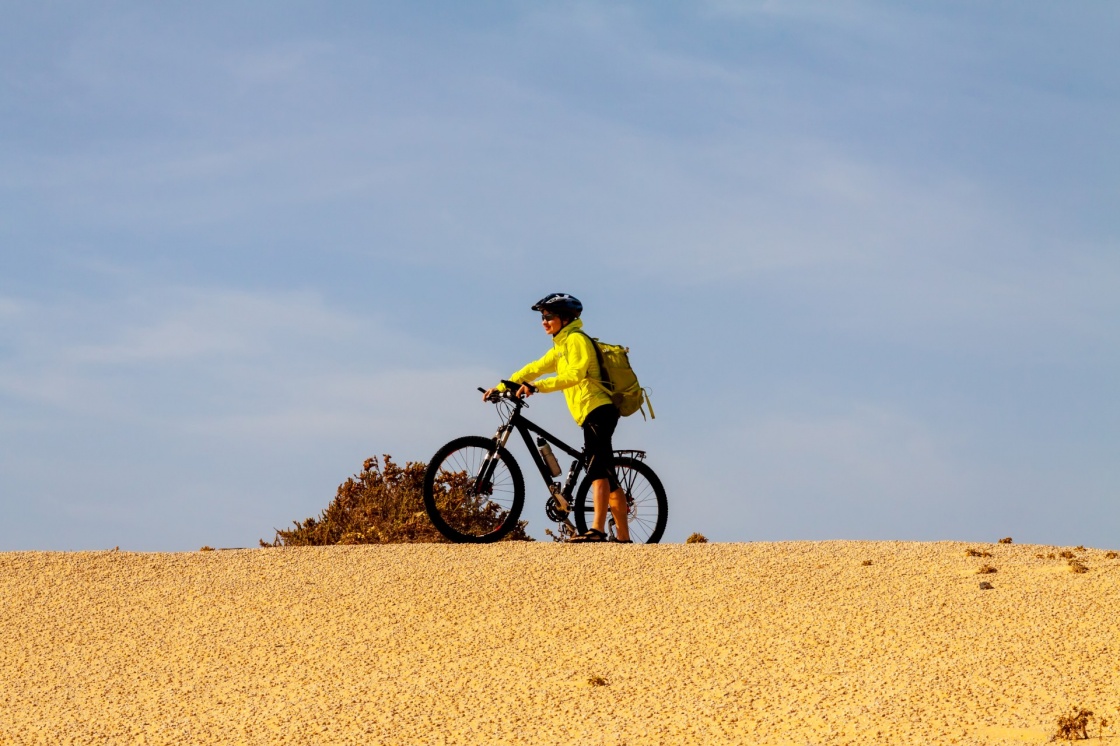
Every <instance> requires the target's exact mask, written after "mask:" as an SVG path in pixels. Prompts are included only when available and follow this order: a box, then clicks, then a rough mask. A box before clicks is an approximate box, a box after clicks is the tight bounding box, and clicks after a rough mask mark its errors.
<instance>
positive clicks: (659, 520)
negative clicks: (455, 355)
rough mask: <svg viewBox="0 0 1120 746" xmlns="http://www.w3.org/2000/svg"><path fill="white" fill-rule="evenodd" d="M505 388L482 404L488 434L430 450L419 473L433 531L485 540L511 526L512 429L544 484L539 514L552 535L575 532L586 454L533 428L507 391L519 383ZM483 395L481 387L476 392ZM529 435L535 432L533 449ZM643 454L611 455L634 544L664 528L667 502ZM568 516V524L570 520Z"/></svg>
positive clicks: (515, 472)
mask: <svg viewBox="0 0 1120 746" xmlns="http://www.w3.org/2000/svg"><path fill="white" fill-rule="evenodd" d="M502 383H504V384H505V387H506V390H505V391H502V392H498V391H495V392H494V393H493V394H491V396H490V397H489V401H490V402H491V403H492V404H494V405H495V406H496V407H497V408H498V413H499V417H500V418H501V422H502V424H501V426H500V427H498V431H497V432H496V433H495V434H494V437H492V438H487V437H484V436H481V435H467V436H465V437H462V438H456V439H455V440H453V441H451V442H450V443H448V444H447V445H445V446H444V447H443V448H440V449H439V450H438V451H436V455H435V456H432V460H431V461H430V462H429V463H428V469H427V471H426V472H425V474H424V490H423V492H424V509H425V510H427V512H428V516H429V517H430V518H431V519H432V523H433V524H435V527H436V528H437V529H439V532H440V533H441V534H443V535H444V536H446V537H447V538H448V539H450V540H451V541H454V542H461V543H475V544H485V543H489V542H492V541H498V540H499V539H501V538H502V537H504V536H506V535H507V534H508V533H509V532H510V531H512V530H513V529H514V527H515V526H516V525H517V521H518V519H519V518H520V517H521V510H522V508H523V507H524V506H525V480H524V478H523V477H522V476H521V467H520V466H518V464H517V461H516V460H515V459H514V457H513V454H511V453H510V452H509V451H508V450H507V449H506V443H507V442H508V441H509V437H510V435H511V434H512V433H513V432H514V431H515V430H516V431H517V432H519V433H520V434H521V437H522V439H523V440H524V441H525V447H526V448H528V449H529V455H530V456H532V458H533V463H534V464H536V466H537V470H538V471H539V472H540V475H541V478H542V479H543V480H544V483H545V485H546V486H547V487H548V491H549V497H548V501H547V502H546V503H545V514H546V515H547V516H548V518H549V520H552V521H555V522H556V523H557V527H558V529H559V533H558V538H566V537H568V536H571V535H572V534H576V533H583V532H585V531H586V530H587V527H588V525H589V524H590V523H591V522H592V517H593V515H594V512H595V507H594V498H593V496H592V491H591V483H592V480H591V479H587V478H585V479H584V480H583V481H582V482H580V484H579V489H578V490H576V491H575V495H574V496H573V494H572V491H573V490H574V489H575V486H576V483H577V482H579V478H580V475H581V474H582V473H583V472H584V471H586V470H587V466H588V458H587V457H586V455H585V454H584V452H583V450H582V449H581V450H576V449H575V448H572V447H571V446H570V445H568V444H567V443H565V442H564V441H562V440H560V439H559V438H557V437H556V436H555V435H552V434H551V433H549V432H547V431H546V430H544V428H542V427H540V426H539V425H537V424H535V423H533V422H531V421H529V420H528V419H527V418H526V417H525V415H523V414H522V412H521V410H522V409H524V408H526V407H528V406H529V404H528V403H527V402H526V401H525V400H524V399H522V398H521V397H519V396H517V394H516V393H515V392H516V391H517V390H518V389H519V388H520V384H517V383H513V382H512V381H502ZM479 391H482V392H483V393H485V389H481V388H480V389H479ZM531 433H535V434H536V435H537V445H536V447H534V445H533V440H532V437H531V435H530V434H531ZM552 446H556V447H557V448H559V449H560V450H561V451H563V452H564V453H565V454H567V455H568V456H570V457H572V459H573V461H572V464H571V466H570V467H569V468H568V474H567V477H566V478H565V480H564V482H563V483H562V484H561V483H560V482H559V481H556V478H557V477H559V476H560V465H559V463H558V462H557V460H556V457H555V454H554V453H553V451H552ZM645 458H646V454H645V451H635V450H622V451H615V452H614V468H615V474H616V475H617V476H618V483H619V486H620V487H621V488H622V490H623V491H624V492H625V493H626V505H627V515H626V518H627V525H628V526H629V528H630V538H631V540H633V542H634V543H635V544H656V543H657V542H658V541H660V540H661V535H662V534H663V533H665V521H666V519H667V518H668V515H669V503H668V500H667V498H666V497H665V488H664V487H663V486H661V480H660V479H658V478H657V475H656V474H654V473H653V469H651V468H650V467H649V466H647V465H646V463H645ZM573 520H574V521H575V523H574V524H573V523H572V521H573ZM607 536H608V539H609V540H612V541H613V540H614V539H615V523H614V517H613V516H611V517H610V519H609V521H608V524H607Z"/></svg>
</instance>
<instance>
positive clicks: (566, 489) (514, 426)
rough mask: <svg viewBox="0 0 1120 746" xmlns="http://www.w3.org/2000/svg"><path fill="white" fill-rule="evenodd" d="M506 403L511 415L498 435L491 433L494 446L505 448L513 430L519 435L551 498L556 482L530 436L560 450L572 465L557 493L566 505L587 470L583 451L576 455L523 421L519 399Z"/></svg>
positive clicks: (487, 475)
mask: <svg viewBox="0 0 1120 746" xmlns="http://www.w3.org/2000/svg"><path fill="white" fill-rule="evenodd" d="M510 401H511V402H512V405H513V414H511V415H510V416H509V418H508V419H507V420H506V421H505V422H503V423H502V425H501V427H499V428H498V431H497V432H496V433H494V440H495V441H496V442H497V443H498V445H500V446H502V447H505V445H506V443H507V442H508V441H509V436H510V435H511V434H512V433H513V431H514V430H516V431H517V432H519V433H520V434H521V439H522V440H524V441H525V448H526V449H528V451H529V455H530V456H531V457H532V459H533V463H534V464H536V465H537V471H538V472H540V475H541V479H543V480H544V483H545V484H546V485H548V487H549V491H550V492H552V494H553V495H555V494H556V492H555V491H554V489H553V485H554V484H557V482H555V481H554V478H553V476H552V472H551V471H550V470H549V468H548V465H547V464H546V463H545V462H544V458H543V457H542V456H541V453H540V451H539V450H538V449H537V446H536V443H534V442H533V438H532V435H530V433H536V434H537V435H539V436H540V437H542V438H544V439H545V440H546V441H548V442H549V443H551V444H552V445H554V446H557V447H559V448H560V450H562V451H563V452H564V453H566V454H568V455H569V456H571V457H572V458H573V459H575V460H574V461H572V465H571V466H570V467H569V468H568V475H567V477H566V478H565V479H564V482H563V484H562V485H561V486H560V489H559V492H560V494H561V495H563V496H564V499H565V501H567V502H569V503H570V502H571V499H572V491H573V490H574V489H575V486H576V483H577V482H578V481H579V476H580V474H581V473H582V472H583V470H584V469H585V468H586V466H587V464H586V463H585V462H584V453H583V450H582V449H581V450H578V451H577V450H576V449H574V448H572V447H571V446H570V445H568V444H567V443H565V442H564V441H562V440H560V439H559V438H557V437H556V436H555V435H553V434H552V433H550V432H548V431H547V430H545V429H544V428H543V427H541V426H540V425H538V424H536V423H535V422H533V421H532V420H530V419H529V418H527V417H526V416H525V415H523V414H521V408H522V407H524V406H525V402H523V401H521V400H520V399H511V400H510ZM484 471H486V472H489V471H490V470H489V469H485V467H484ZM484 477H485V479H486V480H488V479H489V477H490V474H489V473H486V474H485V475H484Z"/></svg>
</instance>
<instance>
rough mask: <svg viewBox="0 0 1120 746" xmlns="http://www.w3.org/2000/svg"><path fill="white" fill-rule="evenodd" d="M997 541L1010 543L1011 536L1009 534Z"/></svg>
mask: <svg viewBox="0 0 1120 746" xmlns="http://www.w3.org/2000/svg"><path fill="white" fill-rule="evenodd" d="M999 543H1000V544H1010V543H1011V537H1010V536H1005V537H1003V538H1002V539H1000V540H999Z"/></svg>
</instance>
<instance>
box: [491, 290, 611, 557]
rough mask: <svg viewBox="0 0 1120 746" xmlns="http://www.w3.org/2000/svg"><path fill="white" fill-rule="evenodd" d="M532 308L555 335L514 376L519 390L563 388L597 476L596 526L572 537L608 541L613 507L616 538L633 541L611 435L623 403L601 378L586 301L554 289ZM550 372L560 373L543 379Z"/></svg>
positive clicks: (590, 469)
mask: <svg viewBox="0 0 1120 746" xmlns="http://www.w3.org/2000/svg"><path fill="white" fill-rule="evenodd" d="M532 310H534V311H539V312H540V314H541V325H542V326H543V327H544V330H545V331H546V332H547V333H548V334H549V335H550V336H551V337H552V349H551V350H549V351H548V352H546V353H545V354H544V357H542V358H541V359H540V360H537V361H535V362H532V363H529V364H528V365H526V366H525V367H524V368H522V369H521V370H519V371H517V372H516V373H514V374H513V375H512V376H510V377H509V380H510V381H513V382H515V383H519V384H521V387H520V388H519V389H518V390H517V395H518V396H521V397H528V396H532V395H533V394H535V393H537V392H538V391H539V392H541V393H544V394H547V393H550V392H552V391H563V392H564V398H565V399H566V400H567V402H568V409H569V411H571V413H572V417H574V418H575V420H576V424H577V425H579V426H580V427H582V428H583V443H584V453H585V454H587V457H588V464H587V477H588V479H591V480H593V481H592V483H591V491H592V495H593V496H594V501H595V516H594V520H593V521H592V524H591V528H589V529H587V531H585V532H584V533H582V534H579V535H578V536H573V537H572V538H570V539H569V540H568V541H571V542H601V541H607V534H606V531H605V530H604V529H605V528H606V523H607V509H608V507H609V508H610V511H611V514H612V515H613V516H614V523H615V536H616V541H619V542H621V543H624V544H629V543H631V541H630V529H629V527H628V525H627V523H626V511H627V505H626V493H625V492H623V491H622V489H621V488H620V487H619V484H618V477H617V475H616V474H615V471H614V446H613V445H612V444H611V436H612V435H613V434H614V429H615V427H616V426H617V425H618V418H619V412H618V408H617V407H616V406H615V405H614V403H613V402H612V401H611V398H610V396H608V395H607V393H606V392H605V391H604V390H603V388H602V387H601V385H599V381H600V380H601V378H600V376H599V362H598V359H597V358H596V355H595V348H594V346H593V344H594V343H593V342H592V341H591V338H590V337H588V336H587V334H586V333H584V332H583V321H582V320H581V319H580V315H581V314H582V313H583V304H582V303H580V302H579V300H578V299H577V298H575V297H574V296H571V295H568V294H567V293H552V294H551V295H546V296H545V297H544V298H541V299H540V300H539V301H537V302H536V303H534V304H533V308H532ZM549 373H555V374H556V375H555V376H548V377H546V378H541V376H545V375H547V374H549ZM504 390H505V386H504V384H498V386H496V387H494V388H492V389H490V390H489V391H487V392H486V393H485V394H484V395H483V399H484V400H485V399H487V398H488V397H489V396H490V395H491V394H492V393H493V392H494V391H504Z"/></svg>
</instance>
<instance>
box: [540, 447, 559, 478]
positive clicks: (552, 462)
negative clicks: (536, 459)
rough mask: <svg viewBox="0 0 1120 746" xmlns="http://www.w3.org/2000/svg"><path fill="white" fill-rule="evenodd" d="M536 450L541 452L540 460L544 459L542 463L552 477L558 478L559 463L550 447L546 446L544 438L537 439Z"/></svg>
mask: <svg viewBox="0 0 1120 746" xmlns="http://www.w3.org/2000/svg"><path fill="white" fill-rule="evenodd" d="M537 450H539V451H540V452H541V458H543V459H544V463H545V465H546V466H548V470H549V472H551V474H552V476H554V477H558V476H560V462H558V461H557V460H556V455H555V454H553V452H552V446H550V445H549V444H548V441H547V440H545V439H544V438H537Z"/></svg>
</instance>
